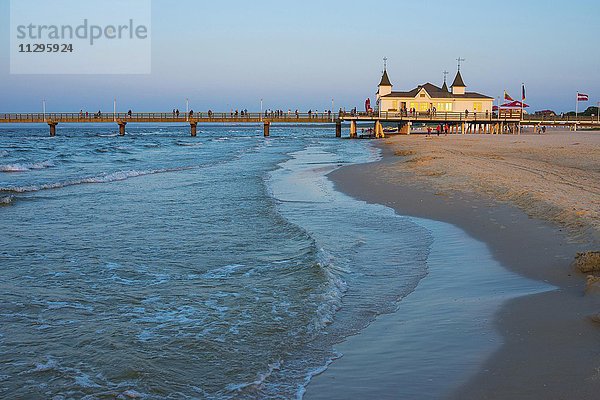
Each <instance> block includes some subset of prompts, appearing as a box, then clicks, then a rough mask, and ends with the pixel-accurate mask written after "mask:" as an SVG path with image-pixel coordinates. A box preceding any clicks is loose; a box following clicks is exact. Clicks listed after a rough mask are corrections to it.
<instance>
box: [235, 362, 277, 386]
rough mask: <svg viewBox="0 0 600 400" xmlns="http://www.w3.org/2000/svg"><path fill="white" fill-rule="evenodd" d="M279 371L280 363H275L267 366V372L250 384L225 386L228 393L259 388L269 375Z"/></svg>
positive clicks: (259, 375) (260, 374)
mask: <svg viewBox="0 0 600 400" xmlns="http://www.w3.org/2000/svg"><path fill="white" fill-rule="evenodd" d="M280 369H281V361H276V362H274V363H271V364H269V365H268V368H267V371H265V372H263V373H259V374H258V375H257V377H256V380H254V381H252V382H246V383H240V384H230V385H227V390H228V391H230V392H239V391H241V390H244V389H248V388H259V387H260V386H261V385H262V384H263V382H264V381H266V380H267V379H268V378H269V377H270V376H271V375H273V372H275V371H278V370H280Z"/></svg>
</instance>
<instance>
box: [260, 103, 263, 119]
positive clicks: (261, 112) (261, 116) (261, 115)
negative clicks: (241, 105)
mask: <svg viewBox="0 0 600 400" xmlns="http://www.w3.org/2000/svg"><path fill="white" fill-rule="evenodd" d="M260 120H261V121H262V120H263V99H260Z"/></svg>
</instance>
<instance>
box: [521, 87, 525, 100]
mask: <svg viewBox="0 0 600 400" xmlns="http://www.w3.org/2000/svg"><path fill="white" fill-rule="evenodd" d="M521 98H522V99H523V100H522V101H525V85H523V96H522V97H521Z"/></svg>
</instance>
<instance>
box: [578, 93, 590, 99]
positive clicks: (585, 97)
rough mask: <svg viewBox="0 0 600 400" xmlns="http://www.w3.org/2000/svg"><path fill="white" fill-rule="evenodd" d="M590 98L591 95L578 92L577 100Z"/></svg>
mask: <svg viewBox="0 0 600 400" xmlns="http://www.w3.org/2000/svg"><path fill="white" fill-rule="evenodd" d="M588 100H589V96H588V95H587V94H583V93H579V92H578V93H577V101H588Z"/></svg>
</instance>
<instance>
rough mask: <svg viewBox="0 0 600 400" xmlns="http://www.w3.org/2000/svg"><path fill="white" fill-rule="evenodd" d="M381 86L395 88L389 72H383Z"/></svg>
mask: <svg viewBox="0 0 600 400" xmlns="http://www.w3.org/2000/svg"><path fill="white" fill-rule="evenodd" d="M379 86H393V85H392V83H391V82H390V78H389V77H388V74H387V70H384V71H383V76H382V77H381V82H380V83H379Z"/></svg>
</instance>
